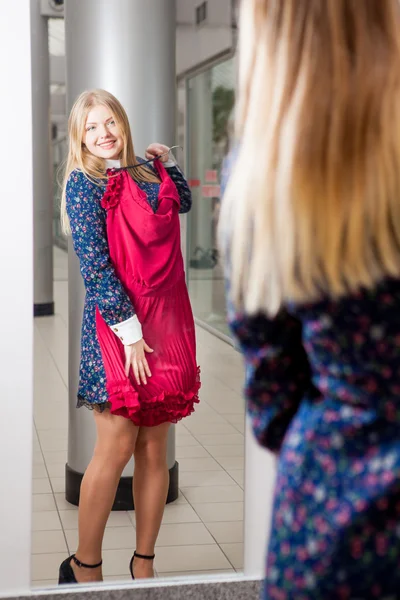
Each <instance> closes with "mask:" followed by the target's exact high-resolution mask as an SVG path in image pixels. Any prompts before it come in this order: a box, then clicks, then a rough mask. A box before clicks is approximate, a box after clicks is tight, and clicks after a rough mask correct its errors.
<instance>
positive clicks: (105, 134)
mask: <svg viewBox="0 0 400 600" xmlns="http://www.w3.org/2000/svg"><path fill="white" fill-rule="evenodd" d="M99 136H100V139H105V138H107V137H108V130H107V127H106V126H105V125H100V128H99Z"/></svg>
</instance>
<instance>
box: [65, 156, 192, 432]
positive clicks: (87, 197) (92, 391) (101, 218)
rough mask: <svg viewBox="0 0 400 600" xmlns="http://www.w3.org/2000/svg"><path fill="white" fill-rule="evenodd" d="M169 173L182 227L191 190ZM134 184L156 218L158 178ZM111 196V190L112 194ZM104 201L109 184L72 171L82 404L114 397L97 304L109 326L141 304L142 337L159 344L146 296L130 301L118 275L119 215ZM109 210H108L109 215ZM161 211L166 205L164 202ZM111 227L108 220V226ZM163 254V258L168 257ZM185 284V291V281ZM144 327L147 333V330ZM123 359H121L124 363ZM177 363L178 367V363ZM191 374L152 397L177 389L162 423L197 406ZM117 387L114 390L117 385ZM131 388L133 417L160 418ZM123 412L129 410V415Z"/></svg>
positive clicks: (70, 210)
mask: <svg viewBox="0 0 400 600" xmlns="http://www.w3.org/2000/svg"><path fill="white" fill-rule="evenodd" d="M165 171H166V170H164V172H165ZM168 175H169V176H170V177H168V176H166V177H167V179H168V181H170V182H171V184H170V185H171V186H172V187H171V189H174V190H175V193H177V205H176V206H177V208H176V212H175V209H174V216H173V217H172V213H171V217H172V218H173V220H175V219H176V221H175V223H176V227H177V228H179V218H178V210H179V212H180V213H184V212H187V211H188V210H190V207H191V193H190V189H189V188H188V185H187V183H186V181H185V179H184V177H183V176H182V174H181V173H180V171H179V169H178V168H177V167H172V168H169V169H168ZM125 177H128V175H127V174H126V173H125V172H123V173H121V174H120V175H119V176H118V177H116V178H114V181H115V180H116V179H121V178H125ZM170 178H171V179H170ZM171 180H172V181H171ZM173 182H174V183H175V185H174V183H173ZM135 186H137V189H138V190H140V193H141V194H142V197H143V198H144V201H145V202H146V206H147V207H148V208H147V210H148V213H149V222H151V215H152V216H153V217H154V219H156V218H157V211H158V210H159V209H160V206H159V201H158V196H159V191H160V185H159V184H156V183H139V184H135ZM175 186H176V187H175ZM108 195H110V194H109V193H108ZM103 200H104V201H103ZM114 200H115V204H118V202H119V200H118V197H117V195H116V194H114V195H113V201H114ZM102 204H103V206H102ZM106 204H107V203H105V186H102V187H101V186H98V185H95V184H94V183H91V182H90V181H89V180H88V179H87V178H86V177H85V176H84V174H83V173H81V172H79V171H75V172H74V173H72V174H71V176H70V178H69V181H68V185H67V212H68V216H69V219H70V223H71V230H72V240H73V244H74V249H75V251H76V253H77V255H78V257H79V260H80V266H81V273H82V276H83V279H84V282H85V286H86V298H85V308H84V316H83V322H82V337H81V365H80V380H79V390H78V406H82V405H85V406H87V407H89V408H93V407H98V408H100V409H102V408H104V407H105V406H106V403H107V402H109V401H110V390H109V389H107V383H108V381H107V380H108V378H109V373H107V376H106V371H105V369H104V360H103V357H102V354H101V350H100V346H99V341H98V335H97V332H96V307H98V311H99V313H101V317H102V323H103V324H107V328H108V329H109V327H108V325H111V324H112V325H115V323H118V322H122V321H125V320H127V319H130V318H131V317H132V316H133V315H134V314H135V313H136V312H137V311H138V309H139V311H141V314H140V315H138V316H140V317H141V319H142V320H143V321H144V322H143V323H142V326H143V335H144V338H145V339H146V341H147V342H148V343H149V344H150V345H151V344H152V343H153V344H156V342H155V341H153V339H151V338H152V334H151V332H149V331H148V327H149V323H147V324H146V322H145V321H146V315H145V314H143V307H142V304H143V302H144V303H145V301H144V300H143V301H142V300H140V298H139V297H138V298H136V300H137V304H138V306H135V302H132V300H133V298H132V295H131V294H130V293H129V290H128V289H127V287H126V282H125V286H124V285H123V283H122V282H121V273H119V275H120V276H117V273H116V270H115V266H116V265H115V264H113V263H112V261H111V258H110V248H109V240H108V236H107V218H110V216H111V213H113V214H115V211H114V208H113V207H111V206H109V205H107V206H106ZM108 204H109V203H108ZM164 204H165V203H164ZM106 209H110V210H109V214H108V217H107V211H106ZM160 210H162V207H161V209H160ZM138 214H139V213H138ZM109 226H110V223H109V225H108V227H109ZM179 251H180V249H179ZM133 258H134V256H133ZM162 259H163V260H165V258H164V257H163V258H162ZM183 285H184V282H183ZM184 287H185V290H186V286H184ZM182 293H183V292H182ZM167 295H168V294H167ZM182 298H183V297H182ZM171 301H172V300H171V299H170V300H168V299H167V298H165V302H166V304H168V302H169V303H170V304H171ZM185 302H186V304H185V306H186V305H188V307H189V310H190V304H188V298H187V291H186V301H185ZM139 304H140V307H139ZM148 316H150V315H148ZM169 317H170V318H173V315H171V314H165V315H164V319H165V323H164V325H165V327H163V328H161V329H160V328H159V331H160V334H159V335H160V336H161V333H162V330H164V331H167V330H168V328H167V327H166V324H167V322H168V318H169ZM192 321H193V319H192ZM98 322H99V321H98ZM158 325H160V323H158ZM146 331H147V333H148V334H149V335H147V334H146ZM109 332H110V334H111V336H112V339H113V342H114V341H115V342H117V343H118V344H119V346H118V349H119V351H120V352H123V348H122V344H120V342H119V340H118V339H117V337H116V336H115V335H114V333H112V332H111V329H110V330H109ZM192 338H193V342H191V343H192V344H193V351H194V343H195V342H194V330H193V335H192ZM192 338H191V339H192ZM156 354H157V352H155V353H154V355H147V357H148V358H150V362H151V360H152V359H153V360H156V358H155V357H156ZM121 356H122V355H121ZM121 364H123V362H122V363H121ZM190 364H191V363H190ZM151 366H153V365H151ZM156 367H157V365H154V366H153V372H154V371H156ZM175 368H176V369H177V368H178V365H175ZM192 371H193V369H192ZM189 379H190V377H189ZM192 379H193V380H191V381H183V382H182V384H185V385H186V389H181V390H176V389H173V390H158V393H154V394H153V395H154V401H155V400H157V401H159V399H160V397H161V396H162V392H167V393H168V392H169V391H174V392H177V394H178V395H177V397H176V404H177V409H179V410H177V411H176V414H175V415H172V413H170V414H169V415H168V416H167V415H166V414H163V415H161V414H159V418H160V419H161V420H160V422H164V421H166V420H171V421H176V420H179V418H182V416H186V414H189V413H190V412H191V411H192V410H193V402H196V401H198V398H197V391H198V388H199V383H198V375H197V372H196V368H194V373H193V377H192ZM120 383H121V382H120ZM124 383H126V384H128V383H129V382H128V381H126V382H124ZM144 387H145V386H143V388H144ZM113 392H115V388H114V390H113ZM129 392H130V394H127V397H128V396H129V398H130V399H131V400H132V403H133V404H134V405H135V409H134V410H133V411H132V414H133V412H135V413H136V417H137V418H136V417H135V418H132V415H130V416H131V418H132V420H134V422H135V419H136V421H137V424H146V425H147V424H149V425H154V424H157V422H156V420H155V419H153V418H149V419H148V421H146V422H144V421H143V415H142V414H141V413H140V411H138V410H137V408H138V406H137V404H138V403H137V402H136V401H134V400H133V399H134V394H133V395H132V393H131V392H132V390H131V388H130V389H129ZM179 393H182V394H183V395H184V396H185V397H186V406H185V407H182V406H180V407H179V406H178V405H179V404H181V402H182V399H181V397H180V396H179ZM164 395H165V394H164ZM189 396H190V398H189ZM115 397H116V396H115V393H114V398H115ZM136 397H137V394H136ZM170 400H171V398H170ZM154 406H155V404H154V402H153V407H154ZM119 408H121V407H119ZM170 408H171V403H170ZM119 414H121V413H119ZM154 414H155V413H153V415H154ZM147 415H149V413H147ZM124 416H129V415H128V414H125V415H124ZM139 417H140V418H139ZM150 421H151V422H150Z"/></svg>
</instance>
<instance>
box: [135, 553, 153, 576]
mask: <svg viewBox="0 0 400 600" xmlns="http://www.w3.org/2000/svg"><path fill="white" fill-rule="evenodd" d="M135 557H136V558H144V560H154V559H155V557H156V555H155V554H153V555H152V556H149V555H146V554H138V553H137V552H136V550H135V552H134V553H133V556H132V558H131V562H130V563H129V570H130V572H131V577H132V579H135V576H134V574H133V561H134V560H135Z"/></svg>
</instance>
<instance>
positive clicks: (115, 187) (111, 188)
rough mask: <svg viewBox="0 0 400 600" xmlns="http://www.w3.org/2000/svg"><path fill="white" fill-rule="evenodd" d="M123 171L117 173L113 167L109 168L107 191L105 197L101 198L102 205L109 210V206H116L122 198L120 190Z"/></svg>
mask: <svg viewBox="0 0 400 600" xmlns="http://www.w3.org/2000/svg"><path fill="white" fill-rule="evenodd" d="M121 174H122V171H119V172H118V173H115V172H114V170H113V169H108V170H107V175H108V176H109V177H108V182H107V187H106V191H105V192H104V195H103V198H102V200H101V206H102V207H103V208H104V209H105V210H108V209H109V208H113V207H114V206H116V205H117V204H118V202H119V199H120V190H121V186H122V177H121Z"/></svg>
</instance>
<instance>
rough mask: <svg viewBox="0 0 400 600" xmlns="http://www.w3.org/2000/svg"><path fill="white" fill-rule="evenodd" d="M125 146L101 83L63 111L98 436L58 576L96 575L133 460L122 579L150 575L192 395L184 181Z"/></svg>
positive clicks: (84, 346) (119, 110) (151, 153)
mask: <svg viewBox="0 0 400 600" xmlns="http://www.w3.org/2000/svg"><path fill="white" fill-rule="evenodd" d="M157 157H159V158H158V159H157V160H154V163H153V164H154V166H153V167H150V165H149V164H142V163H143V160H141V159H137V158H136V156H135V153H134V149H133V144H132V137H131V132H130V128H129V122H128V118H127V115H126V113H125V111H124V109H123V107H122V106H121V104H120V103H119V102H118V100H117V99H116V98H115V97H114V96H112V95H111V94H109V93H108V92H106V91H104V90H93V91H89V92H84V93H83V94H81V95H80V96H79V98H78V99H77V100H76V102H75V104H74V106H73V108H72V111H71V115H70V118H69V153H68V161H67V167H66V175H65V184H64V193H63V205H62V222H63V227H64V231H66V232H67V233H68V232H71V234H72V241H73V245H74V249H75V252H76V254H77V255H78V258H79V261H80V267H81V273H82V276H83V280H84V283H85V286H86V298H85V309H84V316H83V325H82V339H81V365H80V381H79V390H78V406H86V407H88V408H92V409H94V412H93V414H94V418H95V422H96V428H97V442H96V447H95V450H94V454H93V458H92V460H91V462H90V464H89V466H88V468H87V470H86V472H85V475H84V477H83V480H82V484H81V490H80V503H79V544H78V550H77V552H76V554H75V555H73V556H70V557H69V558H68V559H66V560H65V561H64V562H63V563H62V565H61V567H60V579H59V581H60V583H73V582H87V581H101V580H102V572H101V564H102V561H101V545H102V539H103V534H104V529H105V526H106V522H107V519H108V516H109V514H110V510H111V507H112V505H113V502H114V498H115V493H116V489H117V485H118V482H119V479H120V476H121V474H122V471H123V469H124V467H125V466H126V464H127V463H128V461H129V460H130V458H131V457H132V455H134V458H135V472H134V477H133V496H134V503H135V514H136V549H137V551H135V553H134V555H133V557H132V560H131V563H130V572H131V575H132V578H135V577H136V578H142V577H152V576H153V564H152V561H153V559H154V546H155V543H156V539H157V535H158V531H159V528H160V524H161V519H162V515H163V510H164V505H165V501H166V497H167V492H168V486H169V474H168V468H167V461H166V452H167V435H168V429H169V426H170V423H176V422H177V421H179V420H180V419H182V418H183V417H186V416H188V415H189V414H190V413H191V412H193V410H194V404H195V403H196V402H198V401H199V399H198V391H199V387H200V382H199V370H198V368H197V365H196V348H195V345H196V343H195V331H194V321H193V314H192V311H191V307H190V302H189V297H188V292H187V289H186V283H185V273H184V268H183V259H182V254H181V247H180V224H179V213H185V212H187V211H189V210H190V208H191V193H190V190H189V188H188V185H187V183H186V181H185V179H184V177H183V175H182V173H181V172H180V170H179V169H178V167H177V166H176V165H175V162H174V161H173V160H171V159H170V158H169V149H168V148H167V147H166V146H163V145H161V144H152V145H150V146H149V147H148V148H147V152H146V158H147V159H148V160H149V161H150V162H152V159H156V158H157Z"/></svg>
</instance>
